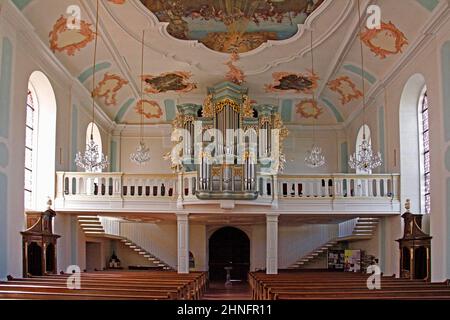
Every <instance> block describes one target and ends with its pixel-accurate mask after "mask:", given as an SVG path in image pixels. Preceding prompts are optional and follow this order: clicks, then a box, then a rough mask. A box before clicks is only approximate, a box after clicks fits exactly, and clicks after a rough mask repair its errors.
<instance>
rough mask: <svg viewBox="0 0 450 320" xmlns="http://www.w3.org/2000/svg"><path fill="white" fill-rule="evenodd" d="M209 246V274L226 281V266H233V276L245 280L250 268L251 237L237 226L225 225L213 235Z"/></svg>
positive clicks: (214, 278) (213, 278)
mask: <svg viewBox="0 0 450 320" xmlns="http://www.w3.org/2000/svg"><path fill="white" fill-rule="evenodd" d="M208 244H209V245H208V247H209V276H210V279H211V280H217V281H224V282H225V279H226V271H225V269H224V268H225V267H228V266H231V267H232V268H233V269H232V270H231V278H232V279H237V280H242V281H245V279H246V278H247V273H248V271H249V270H250V238H249V237H248V236H247V234H246V233H245V232H244V231H242V230H240V229H238V228H235V227H230V226H227V227H223V228H220V229H218V230H216V231H215V232H213V234H212V235H211V237H210V238H209V242H208Z"/></svg>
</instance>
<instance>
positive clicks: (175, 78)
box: [142, 71, 197, 93]
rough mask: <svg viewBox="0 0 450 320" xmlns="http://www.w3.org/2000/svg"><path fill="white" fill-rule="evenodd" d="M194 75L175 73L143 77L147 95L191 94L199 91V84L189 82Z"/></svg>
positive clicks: (182, 72)
mask: <svg viewBox="0 0 450 320" xmlns="http://www.w3.org/2000/svg"><path fill="white" fill-rule="evenodd" d="M191 77H192V74H191V73H190V72H184V71H175V72H166V73H163V74H160V75H157V76H155V75H143V76H142V80H144V84H145V88H144V91H145V92H146V93H164V92H169V91H175V92H178V93H186V92H190V91H192V90H194V89H197V84H196V83H194V82H189V80H190V79H191Z"/></svg>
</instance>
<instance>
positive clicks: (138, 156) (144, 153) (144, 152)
mask: <svg viewBox="0 0 450 320" xmlns="http://www.w3.org/2000/svg"><path fill="white" fill-rule="evenodd" d="M144 41H145V30H143V31H142V56H141V57H142V58H141V77H140V78H141V108H144V79H143V77H142V76H143V75H144V46H145V43H144ZM142 111H143V110H142ZM140 115H141V122H140V127H139V145H138V147H137V148H136V152H135V153H132V154H130V160H131V161H132V162H134V163H136V164H138V165H144V164H146V163H147V162H148V161H150V148H148V147H147V145H146V144H145V142H144V137H143V130H144V112H140Z"/></svg>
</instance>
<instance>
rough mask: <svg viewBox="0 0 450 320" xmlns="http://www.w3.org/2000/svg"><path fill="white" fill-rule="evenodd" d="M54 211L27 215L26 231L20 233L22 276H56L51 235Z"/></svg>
mask: <svg viewBox="0 0 450 320" xmlns="http://www.w3.org/2000/svg"><path fill="white" fill-rule="evenodd" d="M55 216H56V213H55V211H53V210H52V209H50V208H49V209H48V210H47V211H45V212H29V213H27V217H26V218H27V230H25V231H22V232H21V234H22V250H23V276H24V277H29V276H42V275H45V274H56V273H57V269H56V268H57V267H56V266H57V264H56V261H57V260H56V242H57V240H58V238H59V237H60V236H59V235H56V234H53V219H54V217H55Z"/></svg>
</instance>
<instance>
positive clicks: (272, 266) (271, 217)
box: [266, 214, 278, 274]
mask: <svg viewBox="0 0 450 320" xmlns="http://www.w3.org/2000/svg"><path fill="white" fill-rule="evenodd" d="M266 229H267V235H266V274H278V214H267V215H266Z"/></svg>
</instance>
